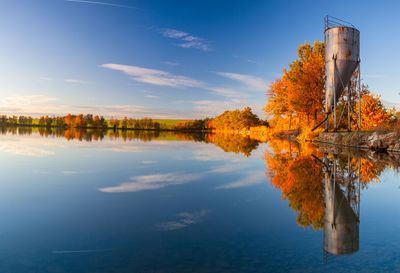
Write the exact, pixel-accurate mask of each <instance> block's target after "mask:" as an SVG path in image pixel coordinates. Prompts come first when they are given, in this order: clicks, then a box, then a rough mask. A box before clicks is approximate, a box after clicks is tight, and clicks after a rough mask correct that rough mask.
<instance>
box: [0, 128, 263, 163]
mask: <svg viewBox="0 0 400 273" xmlns="http://www.w3.org/2000/svg"><path fill="white" fill-rule="evenodd" d="M0 134H2V135H7V134H12V135H28V136H29V135H33V134H39V135H41V136H43V137H46V138H48V137H58V138H65V139H66V140H68V141H72V140H76V141H86V142H92V141H102V140H107V139H108V140H111V141H114V140H118V139H120V140H122V141H124V142H125V141H132V140H140V141H143V142H148V141H152V140H173V141H179V140H181V141H195V142H205V143H213V144H214V145H216V146H218V147H220V148H221V149H223V150H224V151H225V152H233V153H242V154H243V155H245V156H249V155H251V152H252V151H253V150H254V149H255V148H257V146H258V144H259V141H258V140H254V139H251V138H250V137H249V136H242V135H240V134H225V133H216V134H215V133H207V132H182V131H178V132H174V133H172V132H165V131H164V132H163V131H161V130H159V131H157V130H152V131H148V130H99V129H64V128H61V127H33V126H9V127H2V126H0Z"/></svg>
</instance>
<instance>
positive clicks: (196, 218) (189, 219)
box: [156, 209, 209, 231]
mask: <svg viewBox="0 0 400 273" xmlns="http://www.w3.org/2000/svg"><path fill="white" fill-rule="evenodd" d="M208 213H209V210H206V209H202V210H201V211H197V212H181V213H178V214H177V216H178V217H179V218H180V219H178V220H176V221H169V222H164V223H159V224H156V228H157V229H159V230H163V231H171V230H177V229H182V228H186V227H188V226H190V225H194V224H197V223H199V222H201V221H202V220H203V218H204V217H205V216H206V215H207V214H208Z"/></svg>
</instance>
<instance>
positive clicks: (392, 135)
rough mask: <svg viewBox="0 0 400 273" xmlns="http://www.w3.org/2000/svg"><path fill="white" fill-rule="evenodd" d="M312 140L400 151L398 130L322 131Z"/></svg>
mask: <svg viewBox="0 0 400 273" xmlns="http://www.w3.org/2000/svg"><path fill="white" fill-rule="evenodd" d="M312 142H317V143H321V144H331V145H337V146H341V147H348V148H358V149H362V150H373V151H377V152H397V153H399V152H400V132H397V131H388V132H383V131H364V132H363V131H361V132H321V133H320V134H319V136H318V139H317V140H312Z"/></svg>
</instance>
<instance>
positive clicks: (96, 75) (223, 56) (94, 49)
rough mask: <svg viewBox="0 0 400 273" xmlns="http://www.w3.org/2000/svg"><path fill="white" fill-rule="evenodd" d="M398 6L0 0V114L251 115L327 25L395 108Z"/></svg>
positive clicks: (399, 99) (398, 90)
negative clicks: (338, 27) (349, 33)
mask: <svg viewBox="0 0 400 273" xmlns="http://www.w3.org/2000/svg"><path fill="white" fill-rule="evenodd" d="M399 11H400V4H398V3H397V2H396V1H381V2H379V3H375V1H371V2H368V1H335V2H332V1H129V0H125V1H124V0H98V1H97V0H96V1H84V0H2V1H1V9H0V35H1V37H2V39H1V43H0V60H1V64H0V112H1V113H6V114H12V113H17V114H30V115H33V116H38V115H41V114H49V115H52V114H54V115H60V114H66V113H94V114H103V115H105V116H107V117H109V116H114V117H123V116H128V117H144V116H148V117H153V118H200V117H205V116H214V115H217V114H219V113H221V112H223V111H224V110H228V109H234V108H243V107H244V106H250V107H252V108H253V109H254V111H255V112H256V113H258V114H260V115H261V114H262V110H261V108H262V106H263V104H264V103H265V90H266V89H267V88H268V85H269V83H270V82H271V81H273V80H274V79H276V78H278V77H280V75H281V71H282V69H283V68H285V67H287V65H288V63H289V62H290V61H292V60H293V59H294V58H295V57H296V49H297V46H298V45H299V44H301V43H304V42H313V41H315V40H321V41H323V18H324V16H325V15H326V14H329V15H332V16H335V17H339V18H342V19H344V20H347V21H350V22H352V23H353V24H354V25H355V26H356V27H358V28H359V29H360V31H361V61H362V67H361V72H362V74H363V76H362V77H363V79H364V82H365V83H367V84H369V86H370V87H371V90H372V91H373V92H374V93H377V94H380V95H382V98H383V100H385V101H386V102H390V103H399V102H400V87H398V85H397V77H398V68H397V64H398V63H400V51H399V50H398V44H399V43H400V38H399V37H400V35H398V34H399V30H398V26H399V25H400V17H399V16H398V12H399Z"/></svg>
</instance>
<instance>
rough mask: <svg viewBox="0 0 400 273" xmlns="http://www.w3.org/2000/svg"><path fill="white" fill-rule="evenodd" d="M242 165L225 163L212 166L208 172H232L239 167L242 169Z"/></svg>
mask: <svg viewBox="0 0 400 273" xmlns="http://www.w3.org/2000/svg"><path fill="white" fill-rule="evenodd" d="M243 167H244V165H243V164H242V165H238V164H227V165H222V166H218V167H215V168H212V169H211V170H210V171H209V172H210V173H234V172H237V171H238V170H239V169H242V168H243Z"/></svg>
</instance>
